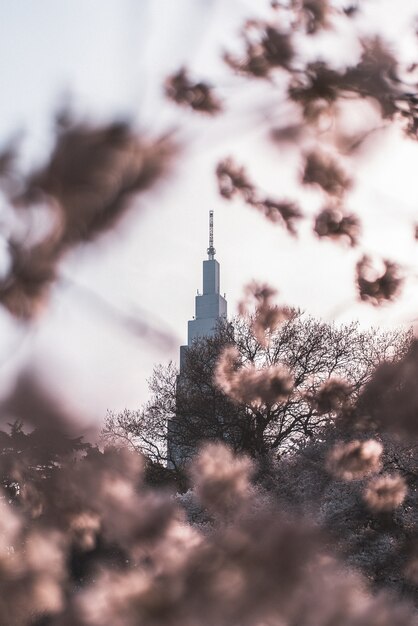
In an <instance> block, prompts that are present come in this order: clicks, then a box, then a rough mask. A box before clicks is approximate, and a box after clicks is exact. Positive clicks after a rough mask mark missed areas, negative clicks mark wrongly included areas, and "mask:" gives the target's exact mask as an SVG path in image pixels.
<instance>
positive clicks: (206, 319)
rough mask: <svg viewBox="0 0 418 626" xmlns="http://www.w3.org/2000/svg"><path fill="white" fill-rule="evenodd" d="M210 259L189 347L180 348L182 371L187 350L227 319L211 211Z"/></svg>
mask: <svg viewBox="0 0 418 626" xmlns="http://www.w3.org/2000/svg"><path fill="white" fill-rule="evenodd" d="M207 254H208V258H207V259H206V260H204V261H203V293H198V294H197V296H196V297H195V315H194V318H193V319H192V320H189V322H188V328H187V346H181V347H180V370H181V368H182V365H183V362H184V354H185V350H187V348H188V347H190V346H191V345H192V343H193V340H194V339H197V338H198V337H210V336H211V335H213V334H214V332H215V328H216V326H217V323H218V320H219V319H220V318H224V319H226V316H227V302H226V300H225V298H224V297H223V296H221V294H220V265H219V263H218V261H217V260H216V259H215V254H216V250H215V248H214V245H213V211H209V247H208V249H207Z"/></svg>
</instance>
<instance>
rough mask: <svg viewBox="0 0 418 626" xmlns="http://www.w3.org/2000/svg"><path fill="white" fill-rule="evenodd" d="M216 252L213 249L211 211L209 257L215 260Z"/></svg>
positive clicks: (210, 213)
mask: <svg viewBox="0 0 418 626" xmlns="http://www.w3.org/2000/svg"><path fill="white" fill-rule="evenodd" d="M215 254H216V250H215V248H214V247H213V211H209V248H208V257H209V259H214V257H215Z"/></svg>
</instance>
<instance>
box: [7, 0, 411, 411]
mask: <svg viewBox="0 0 418 626" xmlns="http://www.w3.org/2000/svg"><path fill="white" fill-rule="evenodd" d="M267 4H268V3H267V2H266V3H264V2H260V3H257V8H256V9H255V7H254V3H253V2H250V1H245V0H228V2H226V1H225V0H176V2H172V0H139V1H138V0H63V1H62V2H59V3H58V2H56V0H42V2H36V3H35V2H33V0H16V1H15V2H13V3H2V4H1V6H0V24H1V36H0V91H1V93H2V94H3V95H4V94H7V97H2V98H1V99H0V144H1V142H5V141H7V140H8V138H10V137H11V136H13V134H14V133H22V152H23V164H24V166H25V167H30V166H32V165H33V164H36V163H41V162H42V160H43V159H44V158H45V157H46V155H47V154H48V151H49V149H50V147H51V132H50V131H51V115H52V114H53V112H54V111H55V110H56V108H57V106H59V105H60V104H62V103H63V102H71V103H72V105H73V107H74V108H75V110H76V111H77V112H79V113H80V114H81V115H83V116H87V117H88V118H91V119H94V120H97V121H107V120H110V119H115V118H119V119H120V118H123V119H129V120H131V121H132V122H133V123H134V124H135V125H137V126H138V127H139V128H141V129H143V130H145V131H146V132H147V133H149V134H153V133H154V134H159V133H161V132H164V131H167V130H170V131H174V132H175V134H176V136H177V137H178V139H179V142H180V143H181V145H182V146H183V148H182V153H181V157H180V158H179V159H178V161H177V163H176V165H175V168H174V171H173V172H172V174H171V175H170V176H169V177H168V178H167V179H166V180H164V181H163V183H162V184H161V185H160V186H159V187H158V188H157V189H156V191H155V192H153V193H147V194H146V195H145V196H144V197H142V198H140V199H139V200H138V206H134V207H133V209H132V211H131V212H130V214H129V215H128V216H127V217H126V218H125V219H124V220H123V221H122V222H121V223H120V224H119V225H118V227H117V229H116V231H115V232H113V233H110V234H107V235H105V236H103V237H102V238H101V239H100V241H99V242H98V244H97V245H95V246H94V247H93V248H91V249H89V248H87V247H85V248H77V249H76V250H73V251H72V252H71V253H70V254H68V255H67V256H66V258H65V259H64V260H63V262H62V265H61V273H62V275H64V276H65V277H67V278H68V281H67V283H66V284H65V286H60V287H56V288H55V289H54V290H53V292H52V295H51V302H50V306H49V308H48V309H47V311H46V312H45V314H44V315H43V316H42V317H41V318H40V319H39V320H37V322H36V323H35V324H34V326H33V327H32V328H31V329H30V331H27V330H23V329H22V328H16V327H15V325H13V324H12V323H11V321H10V320H9V319H8V318H7V316H6V315H5V314H2V315H1V317H0V333H1V334H0V350H1V355H2V356H1V357H0V358H1V361H0V367H1V368H2V373H3V387H2V389H3V393H5V392H6V391H7V387H8V385H11V384H12V382H13V380H14V377H15V376H16V373H17V372H18V371H19V370H21V369H22V368H24V367H26V366H28V365H30V366H33V367H36V368H37V371H38V372H39V376H40V377H41V379H42V380H43V381H44V382H45V384H46V385H48V387H49V388H50V389H52V391H53V393H54V394H56V395H57V397H60V398H61V399H62V400H63V401H64V402H65V403H66V404H68V406H69V407H70V408H71V409H72V410H74V411H76V412H78V413H79V414H80V415H81V416H83V418H84V419H85V420H86V423H87V422H89V421H93V422H94V421H95V422H98V421H99V420H101V419H103V417H104V415H105V413H106V410H108V409H109V410H116V411H117V410H121V409H123V408H124V407H128V408H136V407H138V406H139V405H140V404H141V403H142V402H143V401H144V400H146V399H147V397H148V394H147V385H146V379H147V377H149V376H150V375H151V372H152V368H153V365H154V364H155V363H158V362H167V361H168V360H169V359H174V360H177V359H178V347H179V345H180V344H182V343H185V341H186V333H187V320H188V319H190V318H191V317H192V315H193V313H194V296H195V294H196V290H197V289H199V288H201V280H202V276H201V271H202V265H201V264H202V260H203V259H204V258H205V253H206V248H207V229H208V212H209V210H210V209H214V211H215V247H216V249H217V259H218V260H219V261H220V263H221V290H222V291H225V292H226V295H227V300H228V306H229V312H230V314H234V312H235V311H236V306H237V302H238V301H239V299H240V297H241V294H242V288H243V285H245V284H246V283H248V282H249V281H250V280H252V279H258V280H262V281H268V282H269V283H271V284H272V285H274V286H275V287H276V288H277V289H278V291H279V301H280V302H282V303H286V304H290V305H293V306H298V307H301V308H302V309H304V310H306V311H307V312H309V313H311V314H313V315H316V316H320V317H322V318H324V319H327V320H330V321H331V320H334V319H335V320H336V321H337V322H342V321H347V320H349V319H359V320H360V322H361V324H362V325H369V324H375V325H381V326H393V325H396V324H400V323H401V324H410V323H412V322H413V321H414V319H415V317H416V316H417V315H418V314H417V304H418V291H417V284H416V280H417V277H416V276H415V274H416V270H415V268H416V266H417V261H418V248H417V244H416V243H415V242H414V240H413V238H412V236H411V232H412V231H411V221H415V220H416V215H417V210H416V207H417V204H418V202H417V190H416V182H415V181H416V172H417V157H418V150H417V146H416V144H415V143H413V142H410V141H405V140H404V139H402V137H401V134H400V133H399V132H398V131H396V130H395V131H392V132H391V133H388V134H387V136H385V138H381V139H380V140H379V143H378V144H377V146H376V147H377V149H376V150H375V151H374V152H373V153H372V155H373V158H371V157H370V155H369V154H365V155H364V156H363V157H360V159H359V161H358V162H357V170H356V172H355V174H356V180H357V183H356V188H355V190H354V192H353V193H352V194H351V196H350V207H349V208H352V209H353V210H356V211H357V212H358V213H359V214H360V215H361V217H362V220H363V223H364V238H363V247H364V248H365V249H366V250H368V251H370V252H375V253H378V254H379V255H383V256H390V257H391V258H395V260H398V261H400V262H401V263H403V264H404V265H405V266H406V267H407V268H408V269H410V274H411V276H412V277H411V279H410V281H409V283H408V284H407V286H406V288H405V291H404V295H403V297H402V298H401V299H400V301H399V302H398V303H396V304H395V305H392V306H390V307H384V308H382V309H373V308H371V307H368V306H366V305H360V304H358V303H357V302H356V300H355V292H354V289H353V288H352V274H353V266H354V264H355V262H356V260H357V258H358V255H359V252H358V251H356V250H351V249H348V248H344V249H342V248H340V247H338V246H336V245H335V244H334V243H329V242H323V241H318V240H316V239H315V238H314V237H313V236H312V234H311V232H310V230H309V227H308V226H306V227H304V228H302V232H301V235H300V237H299V238H298V239H297V240H295V239H293V238H291V237H289V235H288V234H287V233H286V232H285V231H284V230H283V229H281V228H280V227H278V226H277V227H273V226H272V225H271V224H270V223H268V222H266V221H265V219H264V218H263V217H262V216H261V215H259V214H257V213H255V212H254V211H253V210H251V209H250V208H248V207H246V206H244V205H243V204H242V203H240V202H239V201H236V202H233V203H228V202H227V201H225V200H223V199H221V198H220V197H219V194H218V192H217V187H216V181H215V176H214V168H215V165H216V162H217V161H218V160H219V159H220V158H223V157H225V156H228V155H230V154H231V155H235V156H236V157H237V160H239V161H240V162H242V163H243V164H245V165H246V166H247V167H248V170H249V172H251V176H252V178H253V179H254V180H255V181H256V183H257V184H258V185H259V186H260V187H261V188H263V189H264V190H265V191H266V193H271V194H273V195H274V196H276V197H287V196H289V195H292V194H299V197H300V198H301V200H302V201H303V205H304V208H306V211H307V212H308V213H309V212H311V213H312V214H313V212H314V211H315V210H316V208H317V206H318V204H317V203H318V198H317V197H315V194H310V193H307V194H303V193H302V195H300V194H301V192H300V190H299V188H298V185H297V174H298V162H297V157H296V154H294V153H292V151H289V150H287V151H284V150H283V149H279V148H278V147H277V146H275V145H272V144H271V142H269V141H268V135H267V128H268V125H269V123H270V121H271V118H270V117H269V116H270V115H271V111H273V110H275V109H274V108H275V107H276V102H275V100H274V98H273V97H272V96H271V94H270V95H269V96H268V95H267V94H266V91H265V90H263V89H261V88H259V86H258V85H256V86H254V87H250V88H249V87H248V86H247V85H246V84H244V83H243V82H242V81H241V82H240V81H239V80H234V79H232V78H231V76H230V74H229V73H228V72H227V71H226V69H225V67H224V65H223V63H222V61H221V54H222V51H223V50H225V49H226V48H229V47H231V46H232V44H231V42H233V41H234V40H236V35H237V32H238V30H239V28H240V26H241V24H242V22H243V20H244V19H246V18H248V17H249V16H253V15H255V14H258V15H263V14H264V13H265V11H266V7H267ZM365 6H366V8H365V17H364V21H363V23H362V26H361V27H362V28H363V30H364V33H365V34H367V33H370V32H372V31H373V30H374V29H375V27H376V26H378V27H379V30H380V31H383V32H384V33H385V35H386V36H387V37H388V39H389V40H390V41H391V42H393V46H396V45H399V42H402V50H401V52H402V54H404V55H405V58H411V59H413V58H414V55H415V59H416V58H418V53H417V50H416V49H415V45H416V42H414V40H413V39H412V37H411V16H413V15H414V2H413V0H411V2H410V1H409V0H403V2H402V10H397V11H396V12H394V11H393V3H392V2H389V1H388V0H379V1H377V0H370V2H369V3H365ZM350 44H351V40H350V34H349V33H347V37H346V39H345V40H344V41H336V40H335V38H334V39H333V35H332V33H330V34H329V36H327V37H326V38H325V40H324V43H323V44H322V46H323V50H322V51H321V49H319V50H316V51H315V54H321V53H324V54H329V50H330V49H331V50H332V53H333V58H334V62H335V63H338V62H339V58H340V57H341V59H342V58H343V57H344V55H345V53H346V52H347V47H350ZM309 53H312V51H309V50H307V54H309ZM182 65H187V67H188V68H190V70H191V71H192V72H193V73H195V75H196V76H198V77H199V78H200V77H202V78H206V79H209V80H211V81H212V82H213V83H215V84H217V85H219V89H220V93H221V95H222V96H223V97H224V98H225V101H227V102H228V108H227V110H226V111H225V114H224V115H222V116H221V117H220V118H219V119H214V120H212V121H210V120H209V121H208V120H207V119H206V118H205V119H202V118H199V117H198V116H193V115H190V114H189V113H188V112H185V111H182V110H179V109H178V108H177V107H175V105H172V104H171V103H168V102H166V101H165V99H164V97H163V94H162V84H163V82H164V79H165V77H166V76H167V75H168V74H170V72H173V71H175V70H177V69H178V68H179V67H180V66H182ZM243 93H244V94H245V98H243ZM361 114H362V113H361V112H360V117H361ZM280 115H281V116H284V117H285V116H286V110H285V109H284V110H280ZM103 301H104V302H106V303H108V304H109V306H102V305H101V304H99V303H100V302H103ZM112 308H116V309H118V310H120V311H121V312H123V313H126V314H129V315H136V314H140V315H141V318H143V319H147V320H149V321H150V323H151V324H152V325H153V326H155V327H158V328H160V329H161V330H162V331H163V332H164V333H166V334H167V335H168V336H169V337H170V341H169V342H168V344H166V343H163V344H162V343H161V342H158V341H155V340H152V339H149V338H148V339H146V338H143V337H137V336H132V333H131V332H129V331H128V330H127V329H126V328H123V327H122V326H121V325H120V323H119V322H118V321H117V320H116V318H115V316H114V315H112V313H111V311H112ZM0 391H1V389H0Z"/></svg>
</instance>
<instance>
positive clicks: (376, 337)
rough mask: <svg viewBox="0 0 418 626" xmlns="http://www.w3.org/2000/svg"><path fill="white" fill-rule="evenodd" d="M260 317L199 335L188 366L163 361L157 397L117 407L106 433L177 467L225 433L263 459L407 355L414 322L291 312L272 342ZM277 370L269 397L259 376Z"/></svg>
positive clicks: (294, 441)
mask: <svg viewBox="0 0 418 626" xmlns="http://www.w3.org/2000/svg"><path fill="white" fill-rule="evenodd" d="M253 321H254V318H251V317H245V316H238V317H236V318H234V320H233V321H232V322H230V323H227V324H220V325H219V327H218V329H217V333H216V335H215V336H214V337H205V338H201V339H198V340H196V341H195V342H194V343H193V345H192V346H191V347H189V349H188V350H187V353H186V357H185V361H184V365H183V367H182V369H181V372H179V371H178V370H177V369H176V367H175V366H174V364H173V363H172V362H170V363H169V364H168V365H167V366H163V365H158V366H157V367H156V368H155V370H154V373H153V376H152V378H151V380H150V381H149V384H150V390H151V392H152V398H151V400H150V401H149V402H148V403H147V404H146V405H145V406H144V407H142V408H141V409H139V410H138V411H128V410H125V411H123V412H122V413H119V414H114V413H112V414H109V415H108V417H107V420H106V423H105V426H104V429H103V437H104V438H105V439H106V440H112V441H113V442H115V441H118V440H119V442H121V441H122V440H125V441H126V440H127V441H128V442H129V444H130V445H131V446H133V447H134V448H136V449H138V450H140V451H141V452H143V453H144V454H146V455H147V456H148V457H149V458H151V459H152V460H153V461H156V462H169V463H170V464H173V465H174V466H177V465H179V464H181V463H184V461H185V459H188V458H190V457H191V456H193V454H194V453H195V451H196V449H197V447H198V445H199V444H200V443H201V442H202V441H205V440H221V441H224V442H226V443H228V444H229V445H230V446H231V447H232V448H233V449H234V450H235V451H236V452H246V453H248V454H250V455H251V456H253V457H257V458H261V459H262V458H265V457H267V456H269V455H271V454H273V455H281V454H283V453H285V452H286V451H289V450H291V449H293V448H295V447H300V445H302V444H303V443H304V442H306V441H307V440H311V439H312V438H315V436H316V435H317V434H318V433H319V432H320V431H321V429H323V427H324V426H325V425H326V424H329V421H330V419H332V417H333V416H334V415H335V413H336V411H337V410H339V409H340V408H341V407H342V406H343V405H347V404H348V403H352V402H353V401H354V399H355V398H356V397H357V396H358V394H359V392H360V390H361V389H362V388H363V386H364V385H365V383H366V382H367V381H368V380H369V379H370V377H371V375H372V373H373V371H374V369H375V368H376V366H377V365H378V364H379V363H381V362H383V361H386V360H397V359H399V358H400V357H401V356H402V355H403V354H404V353H405V351H406V348H407V346H408V345H409V343H410V339H411V334H410V332H408V331H403V330H396V331H389V332H381V331H379V330H377V329H372V330H367V331H364V330H360V328H359V326H358V324H357V323H356V322H352V323H350V324H345V325H341V326H337V325H335V324H330V323H327V322H323V321H321V320H316V319H314V318H312V317H309V316H305V315H303V314H301V313H300V312H293V314H292V315H291V317H290V319H288V320H287V321H285V322H284V323H283V324H282V325H281V326H280V327H279V328H278V329H277V330H276V331H274V332H273V333H272V334H271V337H270V341H269V342H268V343H267V344H264V343H263V342H260V340H259V339H257V337H256V336H255V332H254V324H253ZM231 346H233V347H234V348H235V349H236V351H237V361H236V364H235V371H236V372H237V373H241V374H242V373H245V374H246V376H247V378H246V380H245V381H244V383H243V384H242V385H241V387H242V389H241V391H240V392H239V393H234V394H231V392H230V389H226V388H225V385H224V384H223V381H222V375H219V371H218V368H219V360H220V359H222V354H223V353H224V349H225V347H231ZM277 368H282V369H279V370H278V369H277ZM272 371H274V372H275V374H274V375H275V376H276V378H273V379H272V381H271V388H270V392H269V395H268V396H267V397H262V394H260V376H261V377H263V376H264V377H265V376H266V375H267V376H268V373H269V372H272ZM281 371H286V372H287V375H288V377H289V380H291V381H292V384H291V385H290V387H289V389H288V390H285V392H284V393H281V392H280V393H279V391H278V387H277V385H278V372H281ZM250 376H251V377H252V379H251V380H250V378H249V377H250ZM252 387H254V388H255V389H256V390H257V393H256V395H254V394H253V393H252V391H251V389H252Z"/></svg>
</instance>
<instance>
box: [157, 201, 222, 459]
mask: <svg viewBox="0 0 418 626" xmlns="http://www.w3.org/2000/svg"><path fill="white" fill-rule="evenodd" d="M215 254H216V250H215V248H214V245H213V211H209V247H208V249H207V255H208V258H207V259H205V260H204V261H203V291H202V293H199V292H198V293H197V296H196V297H195V315H194V317H193V319H191V320H189V322H188V328H187V345H185V346H180V374H179V376H178V379H177V387H178V388H179V386H180V385H182V384H184V382H183V380H182V369H183V365H184V359H185V355H186V352H187V350H188V348H189V347H191V346H192V345H193V342H194V341H196V340H197V339H199V338H201V337H209V336H211V335H213V334H214V333H215V330H216V327H217V325H218V323H219V320H220V319H222V318H223V319H226V317H227V302H226V299H225V297H224V296H222V295H221V293H220V265H219V263H218V261H217V260H216V259H215ZM182 429H183V425H182V424H181V419H180V418H179V416H176V417H175V418H173V419H171V420H170V421H169V424H168V458H169V459H171V461H169V462H168V466H169V467H172V466H173V465H181V464H183V463H184V461H185V460H186V458H188V457H189V456H190V453H189V452H188V453H187V455H186V453H185V450H184V449H183V446H181V445H180V444H179V443H178V440H180V439H182V437H178V436H177V435H178V433H179V432H180V431H181V430H182ZM182 436H183V433H182ZM176 439H177V441H176Z"/></svg>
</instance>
